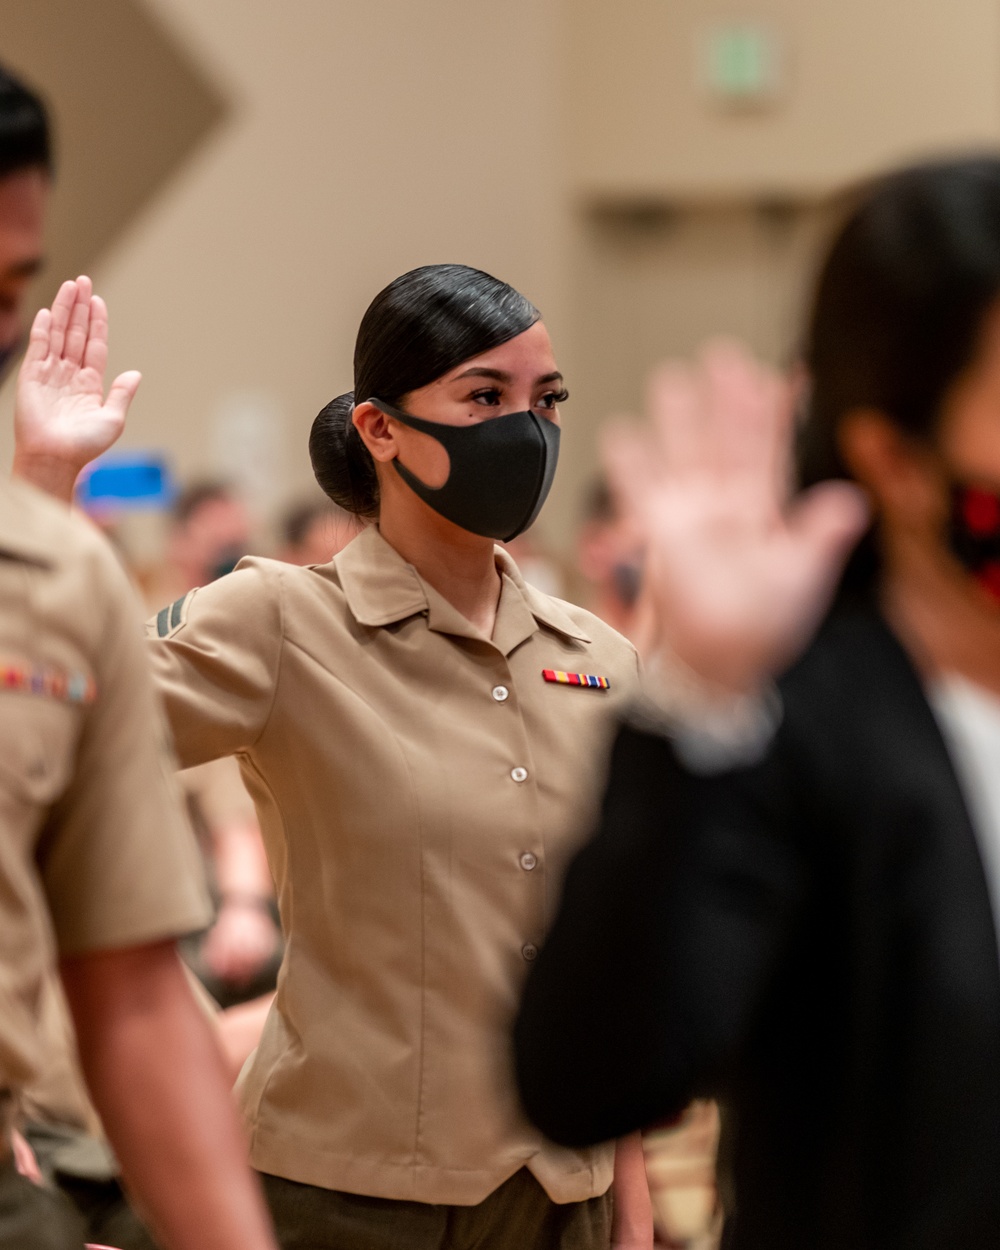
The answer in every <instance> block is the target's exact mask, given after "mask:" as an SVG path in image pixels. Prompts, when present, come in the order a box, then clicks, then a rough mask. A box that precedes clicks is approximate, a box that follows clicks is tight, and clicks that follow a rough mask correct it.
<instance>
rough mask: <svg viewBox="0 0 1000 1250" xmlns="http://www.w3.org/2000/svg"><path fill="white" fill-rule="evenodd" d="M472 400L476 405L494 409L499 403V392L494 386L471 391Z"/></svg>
mask: <svg viewBox="0 0 1000 1250" xmlns="http://www.w3.org/2000/svg"><path fill="white" fill-rule="evenodd" d="M472 398H473V400H475V402H476V403H477V404H483V405H484V406H485V407H495V406H496V405H497V404H499V402H500V392H499V391H498V390H497V388H496V387H495V386H490V387H486V388H485V389H484V390H481V391H473V393H472Z"/></svg>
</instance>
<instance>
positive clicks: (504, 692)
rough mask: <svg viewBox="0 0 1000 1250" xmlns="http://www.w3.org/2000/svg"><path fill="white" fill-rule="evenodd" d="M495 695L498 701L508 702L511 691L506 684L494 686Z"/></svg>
mask: <svg viewBox="0 0 1000 1250" xmlns="http://www.w3.org/2000/svg"><path fill="white" fill-rule="evenodd" d="M493 697H494V699H496V701H497V703H506V702H507V699H508V698H509V697H510V691H509V690H508V689H507V687H506V686H494V687H493Z"/></svg>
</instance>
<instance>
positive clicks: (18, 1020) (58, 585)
mask: <svg viewBox="0 0 1000 1250" xmlns="http://www.w3.org/2000/svg"><path fill="white" fill-rule="evenodd" d="M50 177H51V155H50V140H49V127H48V121H47V118H46V114H45V110H44V108H43V106H42V104H41V102H40V101H39V100H38V99H37V97H35V96H34V95H33V94H32V93H31V92H30V91H28V90H27V89H26V88H25V87H24V86H23V85H22V84H20V83H19V82H18V81H17V80H16V79H14V78H12V77H11V76H10V75H8V74H7V73H5V72H3V71H2V70H0V358H3V360H4V361H6V360H7V359H9V358H10V356H11V355H12V354H14V353H16V350H17V348H18V346H19V342H20V336H21V320H20V317H21V313H22V305H23V300H24V296H25V292H26V286H27V281H28V279H29V278H30V277H31V275H32V274H33V273H35V272H36V271H37V269H38V267H39V264H40V260H41V246H42V229H43V225H44V210H45V204H46V201H47V198H48V188H49V182H50ZM97 315H98V317H99V318H100V317H103V315H104V310H103V307H101V308H99V309H98V312H97ZM58 333H59V335H60V336H61V337H62V338H63V339H65V337H66V326H62V327H60V328H59V329H58ZM70 338H71V339H72V335H71V336H70ZM77 347H79V348H80V349H81V350H82V348H83V343H82V340H76V339H72V343H71V345H70V349H69V352H70V355H71V356H72V354H73V352H74V351H75V350H76V349H77ZM90 350H91V355H90V357H89V360H88V364H90V365H92V366H95V367H98V368H99V370H100V371H102V372H103V368H104V364H105V360H106V339H105V338H102V336H101V333H100V332H98V333H97V334H96V335H95V336H94V337H93V339H92V346H91V349H90ZM137 384H138V375H137V374H126V375H123V376H122V377H120V378H118V379H117V380H116V382H115V384H114V386H113V388H112V391H111V394H110V395H109V397H108V399H107V402H106V404H105V405H104V411H105V413H106V415H107V416H108V417H109V418H110V417H111V416H112V414H113V413H115V412H116V411H117V410H118V409H119V406H120V405H122V404H124V405H126V406H127V402H128V399H129V398H130V397H131V395H132V393H133V392H134V390H135V386H136V385H137ZM0 552H2V555H3V559H2V560H0V675H2V682H0V702H2V705H3V715H2V716H0V737H2V739H3V741H2V750H0V760H2V766H0V826H2V829H0V831H2V837H0V934H2V939H0V1247H3V1248H4V1250H81V1247H82V1244H83V1241H82V1233H81V1228H80V1225H79V1222H78V1221H77V1218H76V1216H75V1214H74V1213H73V1211H72V1209H71V1208H70V1207H69V1205H68V1204H67V1203H66V1202H65V1201H64V1200H63V1199H62V1198H61V1197H60V1195H58V1194H57V1193H56V1192H55V1191H54V1190H51V1189H49V1188H47V1187H44V1186H42V1185H37V1184H33V1183H32V1182H31V1181H29V1180H28V1179H26V1178H25V1177H24V1176H22V1175H20V1174H19V1172H18V1167H17V1162H18V1161H19V1162H20V1163H21V1165H22V1166H23V1167H24V1168H25V1169H26V1170H31V1169H32V1167H33V1160H32V1158H31V1156H30V1153H28V1152H25V1151H24V1148H23V1142H21V1143H20V1149H19V1150H17V1158H15V1153H16V1148H15V1136H14V1125H15V1123H16V1122H17V1120H18V1118H19V1117H20V1115H21V1110H22V1109H21V1106H20V1098H21V1092H22V1091H23V1090H25V1089H26V1088H27V1087H29V1086H32V1085H34V1084H35V1083H37V1082H39V1081H42V1080H44V1079H45V1078H46V1076H48V1075H49V1074H48V1073H46V1072H45V1071H42V1070H41V1067H40V1059H41V1056H43V1055H44V1054H45V1053H47V1052H46V1047H45V1040H46V1038H45V1029H46V1027H47V1025H46V1021H45V1020H43V1018H42V1015H43V1010H44V1003H45V1001H46V998H45V996H46V993H47V991H48V987H50V986H51V984H52V978H53V975H54V971H55V967H56V963H57V961H58V966H59V971H60V972H61V977H62V983H63V986H64V988H65V993H66V998H67V1000H68V1003H69V1007H70V1010H71V1012H72V1016H73V1021H74V1023H75V1026H76V1034H77V1039H78V1043H79V1053H80V1057H81V1060H82V1063H83V1068H84V1071H85V1073H86V1077H87V1081H88V1084H89V1086H90V1091H91V1093H92V1095H93V1098H94V1101H95V1103H96V1104H97V1106H98V1107H99V1109H100V1112H101V1114H102V1116H103V1118H104V1121H105V1124H106V1125H107V1128H108V1131H109V1134H110V1137H111V1139H112V1141H113V1143H114V1146H115V1149H116V1151H117V1152H118V1154H119V1156H120V1157H121V1159H122V1162H123V1164H124V1167H125V1171H126V1175H127V1177H128V1180H129V1183H130V1185H131V1186H132V1188H133V1190H134V1192H135V1194H136V1195H137V1197H138V1198H139V1200H140V1201H141V1202H142V1203H143V1205H144V1207H145V1208H146V1210H147V1211H148V1213H149V1215H150V1217H151V1219H152V1220H153V1221H154V1222H155V1223H156V1225H157V1227H158V1228H159V1229H160V1231H161V1233H162V1238H163V1244H164V1245H165V1246H167V1247H169V1250H195V1247H207V1246H212V1247H218V1248H219V1250H221V1248H222V1247H231V1248H232V1250H246V1248H248V1247H259V1248H260V1250H268V1248H270V1247H273V1245H274V1243H273V1240H272V1239H271V1237H270V1235H269V1233H268V1232H267V1230H266V1219H265V1217H264V1215H263V1208H262V1203H261V1199H260V1195H259V1193H258V1191H257V1189H256V1187H255V1186H254V1184H253V1182H252V1179H251V1177H250V1174H249V1171H248V1169H247V1167H246V1164H245V1147H244V1144H243V1141H242V1139H241V1136H240V1132H239V1128H238V1124H237V1119H236V1116H235V1113H234V1109H233V1107H232V1104H231V1100H230V1097H229V1092H228V1089H227V1086H226V1082H225V1077H224V1073H223V1069H222V1065H221V1062H220V1058H219V1054H218V1050H217V1047H216V1043H215V1040H214V1038H213V1037H212V1034H211V1032H210V1030H209V1028H208V1026H207V1025H206V1022H205V1020H204V1018H203V1016H202V1015H201V1013H200V1011H199V1009H198V1007H197V1006H196V1005H195V1002H194V1000H193V998H192V996H191V992H190V990H189V988H188V985H187V982H186V980H185V976H184V973H183V970H182V967H181V965H180V962H179V960H178V959H177V955H176V951H175V944H174V942H175V938H176V937H178V936H180V935H182V934H184V933H186V932H188V931H189V930H191V929H193V928H197V927H198V926H199V925H200V924H202V923H203V922H204V918H205V915H206V899H205V895H204V891H203V887H202V885H201V882H200V874H199V872H198V865H197V856H196V854H195V852H194V846H193V842H192V839H191V835H190V830H189V829H188V828H187V826H186V824H185V822H184V820H183V817H182V814H181V811H180V808H179V805H178V802H177V797H176V793H175V789H174V786H173V784H172V782H171V781H170V779H169V776H168V760H167V752H166V749H165V747H164V745H163V727H162V720H161V718H160V716H159V715H158V710H157V707H156V704H155V699H154V695H153V691H152V685H151V681H150V679H149V675H148V672H147V668H146V664H145V657H144V656H143V655H142V653H141V652H142V644H141V642H140V640H139V636H138V633H137V629H136V625H137V617H136V615H135V613H134V611H133V603H132V599H131V596H130V593H129V588H128V585H127V583H126V580H125V577H124V574H123V573H122V571H121V569H120V568H119V566H118V564H117V562H116V561H115V559H114V557H113V556H112V555H111V553H110V551H109V550H108V548H107V546H106V544H105V543H104V541H103V540H102V539H101V538H99V537H98V536H97V534H96V533H95V532H94V531H93V530H92V528H91V527H90V526H89V525H88V524H86V523H85V522H82V521H79V520H76V519H74V518H73V517H71V516H70V514H69V513H68V511H67V510H66V509H65V508H64V507H61V506H59V505H56V504H53V503H52V502H51V501H50V500H47V499H45V498H44V497H43V496H42V495H40V494H38V493H37V492H35V491H34V490H32V489H31V488H30V487H27V486H25V485H23V484H20V483H11V482H0ZM181 1072H182V1073H183V1075H184V1079H183V1080H178V1079H177V1078H178V1073H181Z"/></svg>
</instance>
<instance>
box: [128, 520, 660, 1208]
mask: <svg viewBox="0 0 1000 1250" xmlns="http://www.w3.org/2000/svg"><path fill="white" fill-rule="evenodd" d="M497 559H498V562H499V567H500V570H501V572H502V575H503V577H502V592H501V597H500V602H499V607H498V613H497V619H496V628H495V631H494V636H493V639H492V640H488V639H486V638H485V637H483V635H482V634H481V633H479V632H478V631H477V630H476V628H475V627H474V626H473V625H472V624H471V623H470V622H469V621H468V620H466V619H465V618H464V617H463V616H462V615H461V614H460V613H459V612H458V611H457V610H456V609H455V608H454V607H452V606H451V605H450V604H449V603H447V602H446V600H444V599H443V598H442V597H441V595H439V594H438V593H437V592H436V591H435V590H434V589H433V588H432V587H430V586H428V585H427V584H426V583H424V582H423V581H422V580H421V578H420V577H419V576H418V574H417V573H416V571H415V570H414V569H413V568H412V567H411V566H410V565H408V564H406V563H405V562H404V560H403V559H402V558H401V557H400V556H399V555H398V554H397V553H396V552H395V551H394V550H393V548H392V547H390V546H389V545H388V543H386V542H385V540H384V539H383V538H382V537H381V535H380V534H379V532H378V530H377V529H375V528H372V529H369V530H366V531H365V532H364V533H363V534H362V535H361V536H360V537H358V538H357V539H355V540H354V542H352V543H351V544H350V545H349V546H348V547H347V548H345V550H344V551H342V552H341V553H340V554H339V555H338V556H337V557H336V558H335V559H334V560H333V561H332V562H331V563H329V564H326V565H322V566H316V567H308V568H297V567H293V566H289V565H283V564H280V563H278V562H275V561H269V560H259V559H249V560H244V561H243V562H242V564H241V565H240V567H239V568H238V569H237V570H236V572H235V573H232V574H230V575H229V576H228V577H225V578H222V579H221V580H220V581H218V582H215V583H213V584H212V585H211V586H207V587H204V588H203V589H200V590H196V591H193V592H191V594H190V595H188V596H186V597H185V598H184V599H183V600H180V601H178V603H177V604H175V605H174V606H173V607H171V608H168V609H164V610H163V611H162V612H161V613H160V614H159V615H158V617H156V618H154V619H153V620H152V621H151V622H150V624H149V626H148V629H149V632H150V634H151V636H152V638H153V639H154V641H153V643H152V646H153V664H154V672H155V674H156V677H157V680H158V684H159V688H160V690H161V692H162V694H163V697H164V699H165V703H166V707H167V711H168V716H169V718H170V721H171V724H172V726H173V729H174V734H175V742H176V748H177V751H178V754H179V756H180V759H181V762H182V764H184V765H185V766H190V765H194V764H197V763H200V762H201V761H203V760H207V759H211V758H213V757H215V756H218V755H222V754H226V753H235V754H237V755H238V756H239V759H240V761H241V765H242V769H243V776H244V780H245V782H246V784H247V787H248V789H249V790H250V792H251V794H252V795H253V797H254V800H255V802H256V804H257V809H258V814H259V817H260V823H261V828H262V831H263V835H264V840H265V844H266V846H267V850H268V855H269V858H270V862H271V867H272V870H273V873H274V876H275V880H276V884H277V889H278V899H279V906H280V909H281V915H282V920H283V926H284V930H285V937H286V942H287V949H286V953H285V961H284V966H283V969H282V973H281V975H280V977H279V980H278V994H277V999H276V1004H275V1008H274V1009H273V1010H272V1013H271V1015H270V1017H269V1018H268V1021H267V1024H266V1026H265V1028H264V1033H263V1037H262V1039H261V1042H260V1046H259V1047H258V1050H257V1052H256V1054H255V1056H254V1057H253V1058H252V1059H251V1061H250V1062H249V1064H248V1068H247V1070H245V1071H244V1074H243V1077H242V1082H241V1084H242V1088H241V1098H242V1103H243V1106H244V1109H245V1112H246V1115H247V1117H248V1120H249V1125H250V1130H251V1141H252V1145H251V1159H252V1162H253V1163H254V1165H255V1166H256V1167H257V1168H259V1169H261V1170H262V1171H265V1172H270V1173H274V1174H277V1175H279V1176H284V1177H288V1178H290V1179H292V1180H296V1181H301V1182H307V1183H310V1184H313V1185H318V1186H323V1187H326V1188H330V1189H340V1190H346V1191H349V1192H355V1193H362V1194H369V1195H373V1196H377V1197H385V1198H397V1199H415V1200H418V1201H423V1202H434V1203H457V1204H471V1203H476V1202H479V1201H481V1200H482V1199H483V1198H485V1197H486V1196H487V1195H489V1194H490V1193H491V1192H492V1191H493V1190H494V1189H496V1188H497V1187H498V1186H499V1185H500V1184H501V1183H502V1182H503V1181H504V1180H505V1179H507V1178H508V1177H509V1176H511V1175H512V1174H513V1173H514V1172H516V1171H517V1170H518V1169H519V1168H521V1167H522V1166H524V1165H527V1166H528V1167H529V1168H530V1169H531V1171H532V1172H533V1173H534V1174H535V1176H536V1177H537V1178H538V1180H539V1181H540V1182H541V1184H542V1185H543V1186H544V1187H545V1189H546V1190H547V1191H548V1193H549V1194H550V1195H551V1196H552V1197H553V1198H554V1199H555V1200H556V1201H557V1202H570V1201H579V1200H583V1199H586V1198H589V1197H592V1196H595V1195H597V1194H600V1193H602V1192H604V1191H605V1190H606V1189H607V1187H608V1185H609V1184H610V1181H611V1176H612V1159H613V1152H612V1149H611V1147H609V1146H606V1147H602V1148H598V1149H595V1150H581V1151H572V1150H564V1149H561V1148H559V1147H556V1146H554V1145H551V1144H549V1143H547V1142H545V1141H543V1140H542V1139H541V1138H540V1137H539V1135H538V1134H537V1133H536V1132H535V1130H534V1129H533V1128H532V1127H531V1126H530V1125H529V1124H528V1123H527V1122H526V1121H525V1120H524V1118H523V1117H522V1114H521V1112H520V1109H519V1106H518V1102H517V1097H516V1093H515V1088H514V1082H513V1077H512V1072H511V1067H510V1061H509V1055H508V1045H509V1044H508V1036H509V1028H510V1025H511V1022H512V1017H513V1014H514V1011H515V1009H516V1005H517V1001H518V995H519V990H520V987H521V984H522V981H523V978H524V976H525V973H526V971H527V967H528V964H529V962H530V961H531V960H532V959H533V958H534V956H535V954H536V953H537V947H538V944H539V943H540V942H541V941H542V940H543V938H544V935H545V932H546V926H547V925H548V924H549V922H550V920H551V918H552V916H553V911H554V908H555V906H556V902H557V898H558V892H559V883H560V879H561V876H562V873H563V870H564V867H565V865H566V861H567V859H568V857H569V856H570V855H571V853H572V852H573V850H574V849H575V848H576V846H577V844H578V841H579V839H580V838H581V836H583V835H584V834H585V833H586V831H587V822H588V819H589V817H590V814H591V810H592V804H593V802H594V800H595V798H596V792H597V790H598V788H599V786H600V782H601V778H602V773H603V768H602V762H601V761H602V747H603V746H604V744H605V742H606V740H607V739H608V738H609V736H610V732H611V729H612V722H613V720H614V714H615V712H616V711H618V710H620V708H621V704H622V701H623V700H624V699H625V698H626V697H628V696H629V695H630V694H631V693H632V692H633V691H634V689H635V685H636V681H637V670H638V665H637V660H636V655H635V651H634V649H633V648H632V646H631V644H629V643H628V642H626V641H625V639H623V638H622V637H621V636H620V635H618V634H616V633H614V632H613V631H612V630H611V629H609V628H608V627H607V626H605V625H603V624H602V623H601V622H600V621H599V620H597V619H596V618H595V617H592V616H591V615H590V614H589V613H587V612H584V611H583V610H582V609H579V608H575V607H571V606H569V605H568V604H563V603H560V602H559V601H557V600H555V599H550V598H548V597H547V596H545V595H543V594H541V593H539V592H538V591H535V590H532V589H531V588H530V587H528V586H526V585H525V583H524V582H523V581H522V579H521V577H520V575H519V573H518V571H517V569H516V567H515V566H514V564H513V562H512V561H511V560H510V559H509V557H507V555H506V553H504V552H503V551H501V550H499V549H498V552H497ZM543 669H554V670H564V671H565V670H568V671H572V672H585V673H588V674H593V675H595V676H601V677H606V678H608V679H609V680H610V689H608V690H603V689H584V688H580V687H575V686H568V685H559V684H550V683H547V682H546V681H544V680H543V677H542V671H543Z"/></svg>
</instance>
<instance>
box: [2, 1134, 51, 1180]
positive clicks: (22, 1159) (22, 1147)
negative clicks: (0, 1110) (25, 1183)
mask: <svg viewBox="0 0 1000 1250" xmlns="http://www.w3.org/2000/svg"><path fill="white" fill-rule="evenodd" d="M10 1144H11V1149H12V1150H13V1152H14V1166H15V1167H16V1168H17V1170H18V1172H20V1174H21V1175H22V1176H24V1177H26V1178H27V1179H28V1180H29V1181H32V1182H33V1183H34V1184H36V1185H44V1184H45V1179H44V1177H43V1176H42V1169H41V1168H40V1167H39V1166H38V1160H37V1159H36V1158H35V1152H34V1151H33V1150H32V1149H31V1147H30V1146H29V1145H28V1143H27V1142H26V1141H25V1139H24V1138H23V1137H22V1136H21V1134H20V1133H19V1132H18V1131H17V1129H14V1131H13V1132H12V1133H11V1137H10Z"/></svg>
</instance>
